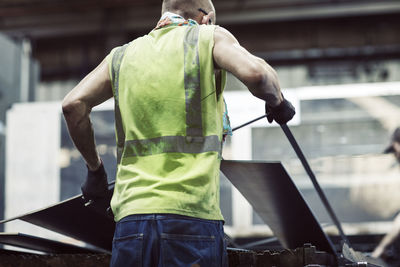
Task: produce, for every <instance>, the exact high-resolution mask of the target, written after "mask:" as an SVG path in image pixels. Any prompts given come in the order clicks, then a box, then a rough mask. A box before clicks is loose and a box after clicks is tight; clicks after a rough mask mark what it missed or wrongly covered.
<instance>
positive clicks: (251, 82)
mask: <svg viewBox="0 0 400 267" xmlns="http://www.w3.org/2000/svg"><path fill="white" fill-rule="evenodd" d="M214 42H215V43H214V50H213V56H214V61H215V63H216V65H217V66H218V67H219V68H222V69H225V70H227V71H229V72H231V73H232V74H233V75H235V76H236V77H237V78H238V79H239V80H241V81H242V82H243V83H244V84H245V85H246V86H247V88H248V89H249V90H250V92H251V93H252V94H253V95H254V96H256V97H258V98H261V99H263V100H265V101H266V102H267V104H268V105H269V106H271V107H275V106H278V105H279V104H280V103H281V102H282V100H283V99H282V94H281V89H280V86H279V81H278V76H277V74H276V72H275V70H274V69H273V68H272V67H271V66H270V65H268V64H267V63H266V62H265V61H264V60H263V59H261V58H259V57H256V56H254V55H252V54H250V53H249V52H248V51H247V50H246V49H245V48H243V47H242V46H241V45H240V44H239V42H238V41H237V40H236V38H235V37H234V36H233V35H232V34H231V33H230V32H229V31H227V30H225V29H224V28H221V27H217V28H216V29H215V33H214Z"/></svg>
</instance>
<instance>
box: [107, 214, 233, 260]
mask: <svg viewBox="0 0 400 267" xmlns="http://www.w3.org/2000/svg"><path fill="white" fill-rule="evenodd" d="M110 266H111V267H130V266H132V267H133V266H135V267H141V266H145V267H180V266H182V267H183V266H187V267H219V266H222V267H227V266H228V257H227V252H226V244H225V240H224V230H223V222H222V221H212V220H203V219H198V218H192V217H186V216H180V215H173V214H150V215H147V214H146V215H131V216H127V217H125V218H123V219H121V220H120V221H119V222H117V224H116V228H115V233H114V239H113V244H112V257H111V264H110Z"/></svg>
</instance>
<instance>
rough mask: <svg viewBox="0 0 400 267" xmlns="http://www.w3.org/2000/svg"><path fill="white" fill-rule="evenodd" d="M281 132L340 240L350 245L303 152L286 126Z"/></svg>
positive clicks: (284, 125)
mask: <svg viewBox="0 0 400 267" xmlns="http://www.w3.org/2000/svg"><path fill="white" fill-rule="evenodd" d="M280 126H281V128H282V130H283V132H284V133H285V135H286V137H287V139H288V140H289V142H290V144H291V145H292V147H293V149H294V151H295V152H296V154H297V156H298V157H299V159H300V161H301V164H302V165H303V167H304V169H305V170H306V172H307V174H308V176H309V177H310V179H311V182H312V183H313V185H314V187H315V190H317V193H318V195H319V197H320V198H321V201H322V203H323V204H324V206H325V208H326V210H327V211H328V214H329V216H330V217H331V219H332V221H333V223H334V224H335V226H336V227H337V229H338V230H339V234H340V237H341V238H342V240H343V241H344V242H345V243H347V244H348V245H350V243H349V240H348V239H347V237H346V235H345V234H344V231H343V228H342V226H341V224H340V221H339V220H338V218H337V217H336V214H335V212H334V211H333V209H332V207H331V205H330V204H329V201H328V199H327V198H326V196H325V194H324V191H322V188H321V187H320V186H319V183H318V181H317V178H316V177H315V175H314V173H313V171H312V170H311V168H310V165H309V164H308V162H307V160H306V158H305V156H304V154H303V152H302V151H301V149H300V147H299V145H298V144H297V142H296V139H295V138H294V136H293V134H292V132H291V131H290V129H289V127H288V126H287V125H286V124H281V125H280Z"/></svg>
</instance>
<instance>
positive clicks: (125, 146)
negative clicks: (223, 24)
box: [107, 25, 226, 221]
mask: <svg viewBox="0 0 400 267" xmlns="http://www.w3.org/2000/svg"><path fill="white" fill-rule="evenodd" d="M214 30H215V26H207V25H201V26H199V25H195V26H186V27H182V26H170V27H165V28H161V29H157V30H153V31H152V32H151V33H150V34H148V35H145V36H143V37H141V38H138V39H136V40H134V41H132V42H131V43H129V44H126V45H124V46H121V47H117V48H115V49H113V50H112V51H111V53H110V55H109V56H108V57H107V60H108V64H109V67H110V77H111V79H112V87H113V94H114V100H115V120H116V121H115V124H116V139H117V163H118V166H117V175H116V183H115V189H114V194H113V197H112V200H111V208H112V210H113V213H114V216H115V220H116V221H119V220H120V219H122V218H123V217H125V216H128V215H132V214H149V213H172V214H180V215H186V216H192V217H197V218H203V219H209V220H222V219H223V217H222V215H221V211H220V208H219V199H220V197H219V167H220V159H221V149H222V131H223V125H222V123H223V122H222V115H223V111H224V103H223V97H222V90H223V88H224V85H225V77H226V73H225V72H223V73H222V75H221V77H222V79H221V80H220V81H216V78H215V75H214V62H213V56H212V50H213V45H214Z"/></svg>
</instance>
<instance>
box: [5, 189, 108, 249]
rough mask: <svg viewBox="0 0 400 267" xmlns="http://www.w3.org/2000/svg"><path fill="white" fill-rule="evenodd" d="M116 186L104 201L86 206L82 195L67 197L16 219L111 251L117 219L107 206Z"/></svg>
mask: <svg viewBox="0 0 400 267" xmlns="http://www.w3.org/2000/svg"><path fill="white" fill-rule="evenodd" d="M112 190H113V188H110V189H109V195H108V197H107V198H105V199H104V200H102V201H97V202H93V203H92V204H91V205H89V206H85V203H86V202H85V201H84V200H83V199H82V197H81V196H76V197H74V198H71V199H68V200H65V201H63V202H60V203H58V204H56V205H53V206H51V207H48V208H45V209H41V210H39V211H35V212H32V213H28V214H25V215H22V216H19V217H16V218H12V219H8V220H5V221H1V222H0V223H6V222H8V221H12V220H16V219H20V220H23V221H26V222H29V223H32V224H35V225H37V226H40V227H44V228H46V229H49V230H52V231H54V232H57V233H61V234H63V235H66V236H70V237H73V238H75V239H77V240H81V241H84V242H86V243H89V244H91V245H93V246H96V247H99V248H101V249H104V250H107V251H111V246H112V238H113V235H114V229H115V222H114V220H113V219H112V218H111V217H109V216H107V212H106V209H107V207H108V205H109V203H110V199H111V195H112Z"/></svg>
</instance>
